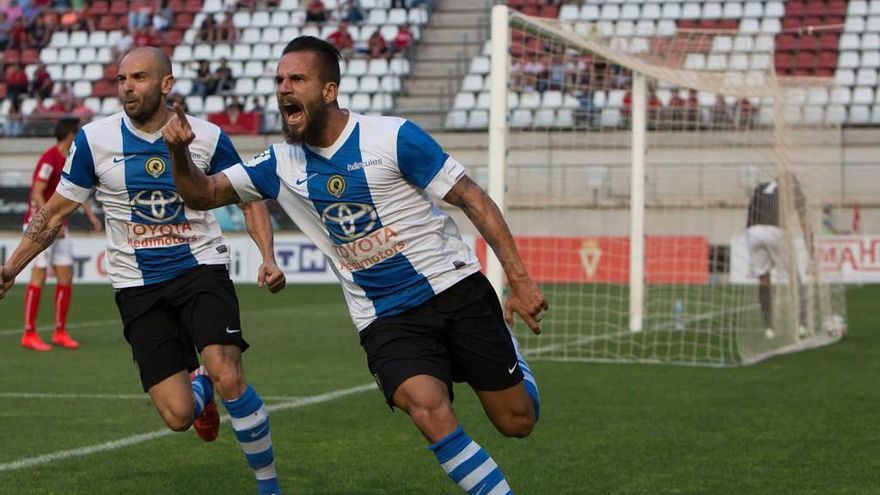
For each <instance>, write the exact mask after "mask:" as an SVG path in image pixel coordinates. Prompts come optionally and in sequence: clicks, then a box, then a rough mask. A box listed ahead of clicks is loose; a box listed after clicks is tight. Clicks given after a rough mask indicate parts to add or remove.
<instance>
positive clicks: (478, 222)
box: [443, 176, 548, 333]
mask: <svg viewBox="0 0 880 495" xmlns="http://www.w3.org/2000/svg"><path fill="white" fill-rule="evenodd" d="M443 199H444V200H446V202H447V203H450V204H452V205H455V206H457V207H459V208H461V209H462V211H464V213H465V215H467V217H468V218H469V219H470V220H471V222H473V224H474V226H475V227H476V228H477V230H478V231H479V232H480V235H482V236H483V238H484V239H486V242H487V243H488V244H489V246H491V247H492V250H493V251H494V252H495V255H496V256H498V259H499V261H501V266H502V268H504V273H505V275H507V281H508V283H509V284H510V295H509V296H508V297H507V302H506V303H505V305H504V319H505V320H506V321H507V323H508V324H510V325H512V324H513V313H514V312H516V313H518V314H519V315H520V317H522V319H523V321H525V322H526V324H527V325H528V326H529V328H531V329H532V331H533V332H534V333H541V325H540V321H541V318H542V314H543V312H544V311H545V310H546V309H547V307H548V306H547V301H546V299H544V294H542V293H541V289H539V288H538V286H537V284H535V282H534V281H533V280H532V279H531V277H529V274H528V273H527V272H526V267H525V265H524V264H523V262H522V259H521V258H520V256H519V252H518V251H517V249H516V244H514V242H513V236H512V235H511V234H510V229H509V228H508V226H507V222H505V221H504V217H503V216H502V215H501V211H500V210H499V209H498V206H497V205H496V204H495V202H494V201H492V198H490V197H489V195H488V194H486V192H485V191H484V190H483V188H481V187H480V186H479V185H477V184H476V183H474V181H472V180H471V179H470V178H469V177H468V176H463V177H462V178H461V179H460V180H459V181H458V182H457V183H456V184H455V185H454V186H452V189H450V190H449V192H448V193H447V194H446V196H445V197H444V198H443Z"/></svg>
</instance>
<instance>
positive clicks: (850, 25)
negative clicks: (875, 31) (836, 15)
mask: <svg viewBox="0 0 880 495" xmlns="http://www.w3.org/2000/svg"><path fill="white" fill-rule="evenodd" d="M864 30H865V19H864V18H863V17H853V16H848V17H847V18H846V22H844V25H843V31H844V32H846V33H861V32H863V31H864Z"/></svg>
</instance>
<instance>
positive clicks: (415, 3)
mask: <svg viewBox="0 0 880 495" xmlns="http://www.w3.org/2000/svg"><path fill="white" fill-rule="evenodd" d="M435 2H436V0H410V2H409V8H411V9H414V8H417V7H420V6H422V5H424V6H425V7H427V8H428V12H433V11H434V3H435Z"/></svg>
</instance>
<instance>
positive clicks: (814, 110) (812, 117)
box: [803, 105, 825, 124]
mask: <svg viewBox="0 0 880 495" xmlns="http://www.w3.org/2000/svg"><path fill="white" fill-rule="evenodd" d="M803 110H804V111H803V121H804V123H805V124H821V123H824V122H825V107H822V106H815V105H810V106H806V107H804V109H803Z"/></svg>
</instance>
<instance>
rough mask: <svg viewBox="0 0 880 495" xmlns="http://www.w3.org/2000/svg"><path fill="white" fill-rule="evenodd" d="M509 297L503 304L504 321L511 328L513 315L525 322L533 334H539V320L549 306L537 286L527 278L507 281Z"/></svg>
mask: <svg viewBox="0 0 880 495" xmlns="http://www.w3.org/2000/svg"><path fill="white" fill-rule="evenodd" d="M509 283H510V295H509V296H508V297H507V302H506V303H505V304H504V321H506V322H507V324H508V325H510V326H511V327H512V326H513V313H517V314H519V316H520V317H521V318H522V319H523V321H524V322H526V325H528V326H529V328H531V329H532V332H534V333H535V334H540V333H541V320H542V319H543V318H544V312H545V311H547V309H548V308H549V306H548V305H547V300H546V299H544V294H543V293H542V292H541V289H539V288H538V285H537V284H536V283H535V282H534V281H533V280H532V279H531V278H529V277H525V278H523V279H521V280H517V281H514V280H509Z"/></svg>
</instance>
